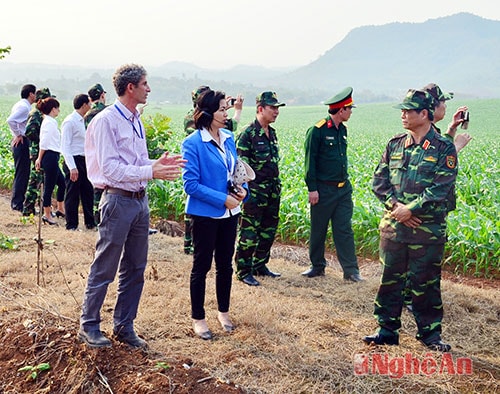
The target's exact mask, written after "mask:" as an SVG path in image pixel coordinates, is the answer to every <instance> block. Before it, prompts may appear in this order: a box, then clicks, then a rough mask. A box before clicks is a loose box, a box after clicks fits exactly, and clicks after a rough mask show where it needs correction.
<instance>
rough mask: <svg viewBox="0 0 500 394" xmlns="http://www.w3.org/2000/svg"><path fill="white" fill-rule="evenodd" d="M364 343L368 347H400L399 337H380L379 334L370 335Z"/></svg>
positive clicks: (364, 339)
mask: <svg viewBox="0 0 500 394" xmlns="http://www.w3.org/2000/svg"><path fill="white" fill-rule="evenodd" d="M363 341H364V342H366V343H367V344H368V345H371V344H374V345H399V336H398V335H391V336H387V335H380V334H379V333H377V334H373V335H369V336H367V337H364V338H363Z"/></svg>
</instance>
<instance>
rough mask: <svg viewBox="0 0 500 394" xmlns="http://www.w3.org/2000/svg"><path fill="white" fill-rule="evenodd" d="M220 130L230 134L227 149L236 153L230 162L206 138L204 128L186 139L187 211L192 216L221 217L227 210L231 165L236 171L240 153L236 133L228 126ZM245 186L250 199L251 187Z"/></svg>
mask: <svg viewBox="0 0 500 394" xmlns="http://www.w3.org/2000/svg"><path fill="white" fill-rule="evenodd" d="M220 132H221V133H226V134H227V135H228V138H226V140H225V141H224V150H225V151H226V152H227V153H230V154H231V156H232V159H230V160H229V161H230V163H227V161H228V160H226V161H225V160H224V159H223V158H222V156H221V153H220V151H219V149H218V148H217V147H216V146H215V145H214V144H212V143H210V142H206V141H203V140H202V138H201V132H200V130H196V131H194V132H193V133H192V134H190V135H189V136H188V137H187V138H186V139H185V140H184V141H183V142H182V146H181V152H182V157H183V158H184V159H185V160H187V163H186V166H185V167H184V169H183V171H182V179H183V183H184V191H185V192H186V194H187V195H188V199H187V203H186V213H187V214H189V215H197V216H207V217H219V216H222V215H224V212H226V206H225V205H224V204H225V202H226V198H227V195H228V188H227V186H228V185H227V171H228V164H229V166H230V172H231V173H233V172H234V167H235V164H236V159H237V157H238V155H237V153H236V144H235V143H234V136H233V133H231V132H230V131H229V130H226V129H220ZM244 187H245V189H246V190H247V198H248V186H247V185H246V184H245V185H244Z"/></svg>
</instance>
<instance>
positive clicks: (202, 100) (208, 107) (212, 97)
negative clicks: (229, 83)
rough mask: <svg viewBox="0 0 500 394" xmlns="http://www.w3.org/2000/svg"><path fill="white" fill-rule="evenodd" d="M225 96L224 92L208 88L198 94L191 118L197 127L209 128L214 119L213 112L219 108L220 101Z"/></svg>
mask: <svg viewBox="0 0 500 394" xmlns="http://www.w3.org/2000/svg"><path fill="white" fill-rule="evenodd" d="M225 98H226V93H224V92H221V91H219V90H217V91H213V90H212V89H208V90H206V91H204V92H203V93H202V94H200V95H199V96H198V99H197V100H196V107H195V109H194V114H193V119H194V125H195V127H196V128H197V129H202V128H206V129H209V128H210V125H211V124H212V121H213V119H214V113H215V112H217V111H218V110H219V107H220V101H221V100H224V99H225Z"/></svg>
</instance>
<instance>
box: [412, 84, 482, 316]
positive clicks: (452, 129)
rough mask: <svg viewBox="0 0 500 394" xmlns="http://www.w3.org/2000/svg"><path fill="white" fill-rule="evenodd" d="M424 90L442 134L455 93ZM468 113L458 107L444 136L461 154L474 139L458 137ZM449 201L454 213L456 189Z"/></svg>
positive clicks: (433, 86) (430, 87) (434, 88)
mask: <svg viewBox="0 0 500 394" xmlns="http://www.w3.org/2000/svg"><path fill="white" fill-rule="evenodd" d="M422 90H425V91H426V92H427V93H429V94H430V95H431V96H432V98H433V99H434V121H433V123H432V127H434V130H436V131H437V132H438V133H439V134H441V130H440V129H439V127H437V125H436V123H438V122H439V121H441V120H443V119H444V117H445V115H446V101H448V100H451V99H452V98H453V93H451V92H450V93H444V92H443V91H442V90H441V88H440V87H439V86H438V85H436V84H435V83H429V84H427V85H425V86H424V87H423V88H422ZM465 111H468V108H467V106H461V107H458V109H457V110H456V111H455V113H454V114H453V117H452V120H451V122H450V124H449V125H448V128H447V129H446V132H445V133H444V134H443V136H444V137H446V138H448V139H449V140H450V141H451V142H453V143H454V144H455V149H456V150H457V154H458V152H460V151H461V150H462V149H463V148H464V147H465V146H466V145H467V144H468V143H469V142H470V141H471V139H472V137H471V136H470V134H469V133H461V134H458V135H456V132H457V128H458V126H460V125H461V124H462V123H463V122H464V119H463V117H462V114H463V113H464V112H465ZM447 201H448V211H453V210H454V209H455V208H456V206H457V195H456V192H455V188H453V189H452V190H451V191H450V194H449V196H448V197H447ZM409 289H410V282H409V280H407V286H406V288H405V305H406V308H407V309H408V310H409V311H410V312H412V306H411V298H412V296H411V292H410V290H409Z"/></svg>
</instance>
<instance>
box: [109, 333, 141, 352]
mask: <svg viewBox="0 0 500 394" xmlns="http://www.w3.org/2000/svg"><path fill="white" fill-rule="evenodd" d="M114 336H115V339H116V340H117V341H118V342H122V343H125V344H127V345H129V346H132V347H137V348H145V347H147V346H148V344H147V342H146V341H145V340H144V339H142V338H139V337H138V336H137V334H136V333H135V332H134V331H129V332H123V331H120V332H118V333H117V332H116V331H115V332H114Z"/></svg>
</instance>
